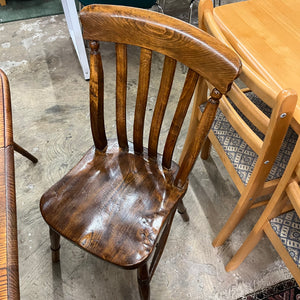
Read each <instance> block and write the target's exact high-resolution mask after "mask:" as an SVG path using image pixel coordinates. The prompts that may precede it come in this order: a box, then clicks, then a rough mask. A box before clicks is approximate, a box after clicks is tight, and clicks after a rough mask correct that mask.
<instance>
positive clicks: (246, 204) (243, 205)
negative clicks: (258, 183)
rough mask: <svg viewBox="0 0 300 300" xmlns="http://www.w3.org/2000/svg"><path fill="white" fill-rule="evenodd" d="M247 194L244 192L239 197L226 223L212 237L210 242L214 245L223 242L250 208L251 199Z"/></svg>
mask: <svg viewBox="0 0 300 300" xmlns="http://www.w3.org/2000/svg"><path fill="white" fill-rule="evenodd" d="M247 195H248V193H245V194H244V195H242V196H241V198H240V199H239V201H238V203H237V205H236V206H235V208H234V210H233V211H232V213H231V215H230V217H229V219H228V220H227V222H226V224H225V225H224V226H223V228H222V229H221V231H220V232H219V233H218V235H217V237H216V238H215V239H214V241H213V243H212V244H213V246H214V247H219V246H221V245H223V244H224V242H225V241H226V239H227V238H228V237H229V236H230V234H231V233H232V232H233V230H234V229H235V227H236V226H237V225H238V224H239V223H240V221H241V220H242V219H243V217H244V216H245V215H246V213H247V211H248V210H249V209H250V207H251V205H252V203H253V201H250V200H249V199H247Z"/></svg>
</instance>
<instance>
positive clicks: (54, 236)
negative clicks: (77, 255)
mask: <svg viewBox="0 0 300 300" xmlns="http://www.w3.org/2000/svg"><path fill="white" fill-rule="evenodd" d="M49 233H50V242H51V252H52V262H54V263H55V262H59V249H60V235H59V234H58V233H57V232H55V231H54V230H53V229H52V228H49Z"/></svg>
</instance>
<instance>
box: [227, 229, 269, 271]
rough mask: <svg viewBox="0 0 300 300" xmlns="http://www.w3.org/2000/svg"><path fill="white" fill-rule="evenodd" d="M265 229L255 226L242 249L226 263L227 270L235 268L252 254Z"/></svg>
mask: <svg viewBox="0 0 300 300" xmlns="http://www.w3.org/2000/svg"><path fill="white" fill-rule="evenodd" d="M263 233H264V231H263V229H262V228H260V229H259V230H257V229H256V228H255V227H254V229H253V230H252V231H251V233H250V234H249V236H248V237H247V239H246V240H245V242H244V243H243V245H242V246H241V247H240V249H239V250H238V251H237V252H236V254H235V255H234V256H233V257H232V259H231V260H230V261H229V263H228V264H227V265H226V267H225V269H226V271H227V272H230V271H233V270H235V269H236V268H237V267H238V266H239V265H240V264H241V263H242V262H243V261H244V259H245V258H246V257H247V256H248V255H249V254H250V252H251V251H252V250H253V249H254V248H255V246H256V245H257V244H258V243H259V241H260V240H261V239H262V237H263Z"/></svg>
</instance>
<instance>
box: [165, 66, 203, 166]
mask: <svg viewBox="0 0 300 300" xmlns="http://www.w3.org/2000/svg"><path fill="white" fill-rule="evenodd" d="M198 77H199V75H198V74H197V73H196V72H194V71H193V70H191V69H189V71H188V73H187V76H186V79H185V83H184V86H183V89H182V92H181V95H180V98H179V102H178V105H177V108H176V111H175V115H174V118H173V121H172V124H171V128H170V130H169V133H168V137H167V140H166V144H165V148H164V153H163V161H162V164H163V166H164V167H165V168H167V169H169V168H170V167H171V161H172V156H173V152H174V147H175V144H176V142H177V138H178V135H179V133H180V130H181V126H182V124H183V121H184V118H185V115H186V113H187V110H188V108H189V105H190V102H191V99H192V96H193V94H194V90H195V87H196V84H197V80H198Z"/></svg>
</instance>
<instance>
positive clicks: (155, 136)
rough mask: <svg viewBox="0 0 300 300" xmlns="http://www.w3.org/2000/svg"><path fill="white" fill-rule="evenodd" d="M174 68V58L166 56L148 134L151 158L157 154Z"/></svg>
mask: <svg viewBox="0 0 300 300" xmlns="http://www.w3.org/2000/svg"><path fill="white" fill-rule="evenodd" d="M175 68H176V60H175V59H172V58H170V57H168V56H166V57H165V61H164V68H163V73H162V76H161V82H160V87H159V91H158V96H157V100H156V104H155V108H154V113H153V117H152V122H151V128H150V134H149V142H148V149H149V151H148V155H149V156H150V157H153V158H155V157H156V156H157V147H158V140H159V134H160V130H161V126H162V122H163V120H164V116H165V112H166V108H167V104H168V100H169V96H170V93H171V89H172V84H173V79H174V74H175Z"/></svg>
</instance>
